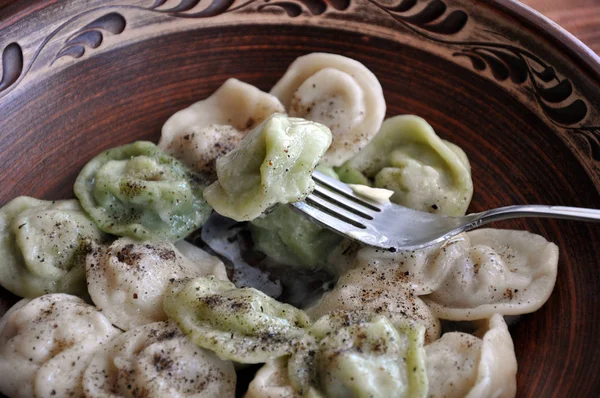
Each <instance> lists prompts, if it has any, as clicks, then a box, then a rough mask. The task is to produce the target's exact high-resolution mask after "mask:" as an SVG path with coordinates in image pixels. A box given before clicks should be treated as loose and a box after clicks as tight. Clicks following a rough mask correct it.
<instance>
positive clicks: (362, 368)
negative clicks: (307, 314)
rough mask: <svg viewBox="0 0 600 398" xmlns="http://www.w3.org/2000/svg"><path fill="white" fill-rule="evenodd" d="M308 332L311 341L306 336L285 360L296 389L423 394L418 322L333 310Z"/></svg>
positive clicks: (350, 393)
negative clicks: (332, 312)
mask: <svg viewBox="0 0 600 398" xmlns="http://www.w3.org/2000/svg"><path fill="white" fill-rule="evenodd" d="M310 333H311V337H312V338H314V342H313V343H310V340H308V339H305V340H306V344H304V345H302V346H298V347H297V349H296V350H295V351H294V352H293V353H292V356H291V358H290V360H289V362H288V374H289V379H290V383H291V384H292V386H293V387H294V389H295V390H296V392H298V394H299V395H301V396H306V395H308V396H313V397H321V396H323V397H332V398H333V397H392V396H393V397H407V398H408V397H409V398H418V397H426V394H427V375H426V369H425V350H424V348H423V340H424V334H425V330H424V328H423V327H422V326H420V325H416V324H410V323H406V324H397V325H393V324H392V323H391V322H390V321H389V320H388V319H387V318H386V317H385V316H373V317H365V316H364V315H361V314H356V313H352V312H338V313H335V314H331V315H328V316H325V317H323V318H321V319H319V320H318V321H317V322H315V324H314V325H313V326H312V327H311V328H310Z"/></svg>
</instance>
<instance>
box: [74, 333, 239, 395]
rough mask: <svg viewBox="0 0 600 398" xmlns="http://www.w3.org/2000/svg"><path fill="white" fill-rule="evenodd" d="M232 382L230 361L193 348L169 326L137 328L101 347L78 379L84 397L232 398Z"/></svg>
mask: <svg viewBox="0 0 600 398" xmlns="http://www.w3.org/2000/svg"><path fill="white" fill-rule="evenodd" d="M235 384H236V374H235V369H234V367H233V363H232V362H231V361H222V360H220V359H219V358H217V356H216V355H215V354H214V353H212V352H210V351H208V350H204V349H202V348H200V347H197V346H196V345H195V344H194V343H192V342H191V341H190V340H189V339H188V338H187V336H186V335H184V334H183V333H182V332H181V331H180V330H179V329H178V328H177V326H176V325H175V324H174V323H171V322H157V323H151V324H148V325H144V326H139V327H137V328H135V329H133V330H130V331H128V332H127V333H124V334H122V335H121V336H119V337H117V338H116V339H114V340H112V341H111V342H110V343H108V344H105V345H104V347H103V348H102V349H101V350H100V351H99V352H98V353H97V354H96V355H95V356H94V359H93V360H92V361H91V362H90V364H89V365H88V367H87V369H86V370H85V373H84V375H83V388H84V392H85V396H86V397H88V398H105V397H113V398H120V397H132V398H133V397H146V398H151V397H157V398H158V397H170V398H178V397H190V398H191V397H197V398H201V397H207V398H208V397H211V398H212V397H231V398H233V397H234V395H235Z"/></svg>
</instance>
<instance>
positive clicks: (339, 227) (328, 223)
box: [291, 202, 362, 235]
mask: <svg viewBox="0 0 600 398" xmlns="http://www.w3.org/2000/svg"><path fill="white" fill-rule="evenodd" d="M291 205H292V208H295V209H296V210H297V211H300V212H302V213H304V214H305V215H308V216H309V217H311V218H312V219H314V220H315V221H317V222H318V223H320V224H321V225H323V226H324V227H326V228H329V229H332V230H334V231H336V232H338V233H341V234H343V235H348V233H349V232H352V231H362V229H361V228H358V227H356V226H354V225H353V224H350V223H346V222H344V221H343V220H340V219H339V218H338V217H336V216H332V215H330V214H328V213H326V212H324V211H323V210H321V209H319V208H317V207H315V206H313V205H311V204H310V203H308V202H294V203H291Z"/></svg>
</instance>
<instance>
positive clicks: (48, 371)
mask: <svg viewBox="0 0 600 398" xmlns="http://www.w3.org/2000/svg"><path fill="white" fill-rule="evenodd" d="M120 333H121V332H120V331H119V330H118V329H117V328H115V327H113V326H112V325H111V324H110V321H109V320H108V319H107V318H106V317H105V316H104V315H103V314H102V313H101V312H99V311H98V310H96V308H94V307H93V306H91V305H89V304H86V303H85V302H84V301H83V300H81V299H80V298H78V297H75V296H71V295H67V294H49V295H45V296H41V297H38V298H35V299H33V300H31V299H23V300H21V301H19V302H18V303H17V304H15V306H14V307H13V308H11V309H10V310H9V311H8V312H7V313H6V314H5V315H4V317H2V319H1V320H0V375H2V376H1V377H0V393H2V394H5V395H6V396H8V397H11V398H25V397H34V396H35V397H50V396H56V397H69V396H73V397H80V396H83V389H82V386H81V377H82V374H83V371H84V370H85V367H86V366H87V364H88V363H89V361H90V360H91V359H92V357H93V356H94V355H95V353H96V352H97V351H98V350H99V349H100V347H101V345H102V344H104V343H106V342H108V341H110V340H111V339H112V338H114V337H116V336H117V335H119V334H120Z"/></svg>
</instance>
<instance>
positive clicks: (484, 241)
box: [424, 229, 558, 320]
mask: <svg viewBox="0 0 600 398" xmlns="http://www.w3.org/2000/svg"><path fill="white" fill-rule="evenodd" d="M465 239H468V244H469V245H468V248H467V250H465V251H464V253H463V254H462V256H460V257H458V258H457V259H456V260H455V261H454V263H453V264H452V265H451V269H450V271H449V272H447V273H446V276H445V278H444V279H443V280H442V282H441V284H440V286H439V288H437V289H436V290H435V291H434V292H433V293H432V294H429V295H427V296H425V297H424V300H425V302H426V303H427V304H428V305H429V306H430V308H431V309H432V311H433V312H434V314H436V315H437V316H438V317H439V318H442V319H449V320H474V319H484V318H488V317H489V316H491V314H493V313H495V312H497V313H500V314H502V315H520V314H526V313H530V312H533V311H536V310H537V309H539V308H540V307H541V306H542V305H543V304H544V303H545V302H546V300H548V298H549V297H550V294H551V293H552V289H553V288H554V284H555V282H556V273H557V265H558V247H557V246H556V245H555V244H554V243H551V242H548V241H547V240H546V239H544V238H543V237H541V236H539V235H535V234H532V233H529V232H526V231H512V230H502V229H479V230H475V231H471V232H468V233H467V234H466V235H465Z"/></svg>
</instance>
